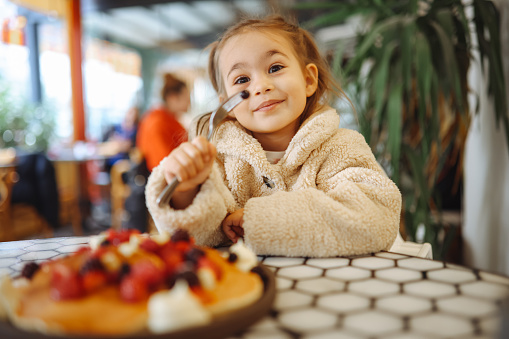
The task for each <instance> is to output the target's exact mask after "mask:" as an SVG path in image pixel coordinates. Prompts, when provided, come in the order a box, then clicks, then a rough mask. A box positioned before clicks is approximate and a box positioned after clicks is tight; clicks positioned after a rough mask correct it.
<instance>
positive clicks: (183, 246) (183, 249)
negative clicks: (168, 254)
mask: <svg viewBox="0 0 509 339" xmlns="http://www.w3.org/2000/svg"><path fill="white" fill-rule="evenodd" d="M174 247H175V249H176V250H177V251H179V252H180V253H187V252H188V251H189V250H190V249H191V247H192V244H191V243H190V242H187V241H177V242H176V243H174Z"/></svg>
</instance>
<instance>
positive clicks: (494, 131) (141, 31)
mask: <svg viewBox="0 0 509 339" xmlns="http://www.w3.org/2000/svg"><path fill="white" fill-rule="evenodd" d="M67 1H69V0H61V1H57V0H53V1H52V0H45V1H35V0H19V1H14V0H13V1H8V0H0V22H1V23H2V26H1V37H2V39H1V41H0V86H2V88H8V91H9V96H10V97H11V98H16V99H17V100H19V101H24V102H35V103H38V104H41V105H42V106H44V111H41V112H46V113H45V114H42V113H41V114H39V115H38V116H36V119H34V121H32V122H31V124H29V125H30V129H29V130H28V131H27V133H25V135H24V137H25V143H26V144H27V145H28V146H35V143H36V142H37V138H36V137H35V136H36V135H40V134H41V131H42V130H43V129H44V128H45V126H46V125H47V124H54V129H53V134H52V136H51V139H50V140H49V147H48V152H58V150H59V149H60V148H62V147H64V146H65V145H70V144H72V142H73V141H74V138H75V135H74V130H73V129H74V128H75V125H74V124H73V105H72V92H71V90H72V84H71V73H70V72H71V65H70V59H69V36H68V33H67V26H66V21H65V20H63V19H62V17H61V16H60V14H59V8H60V7H59V6H62V4H64V5H65V3H66V2H67ZM303 2H309V1H297V0H285V1H274V0H272V1H270V0H267V1H264V0H232V1H134V0H132V1H93V0H81V2H79V1H76V2H75V3H80V5H81V6H80V15H81V30H82V37H81V48H82V65H81V69H82V78H83V79H82V80H83V83H82V87H83V106H84V107H83V111H84V113H85V138H86V140H87V141H90V142H97V141H100V140H101V137H102V134H103V133H104V132H105V130H106V129H107V128H108V127H109V126H111V125H112V124H115V123H120V122H121V120H122V119H123V117H124V115H125V112H126V111H127V110H128V109H129V108H131V107H133V106H137V107H138V108H139V109H140V111H141V112H145V111H146V110H147V109H148V108H150V107H152V106H153V105H154V104H156V103H157V102H158V100H159V99H158V92H159V89H160V86H161V75H162V74H163V73H164V72H175V73H177V74H178V75H180V76H181V77H182V78H184V79H185V80H186V82H187V83H189V84H191V85H192V86H191V88H192V97H191V100H192V105H191V107H192V108H191V112H189V115H188V119H191V118H192V117H194V116H196V115H197V114H200V113H203V112H206V111H210V110H212V109H214V108H215V107H216V106H217V104H218V100H217V97H216V96H215V93H214V91H213V89H212V87H211V86H210V84H209V82H208V79H207V74H206V63H207V51H206V50H204V48H205V47H206V46H207V45H208V43H210V42H211V41H213V40H215V39H216V38H217V36H218V34H220V33H221V32H222V31H223V30H224V29H225V28H226V27H227V26H229V25H230V24H232V23H233V22H235V20H236V19H237V18H238V17H239V16H242V15H258V16H260V15H265V14H267V13H269V12H271V11H274V10H275V11H279V12H281V13H283V14H289V15H295V16H297V18H298V20H299V22H306V21H307V20H309V19H311V18H312V17H313V16H314V15H317V14H319V12H317V11H312V10H308V11H299V12H297V11H293V10H292V6H294V5H296V4H298V3H303ZM495 2H496V3H497V6H498V8H499V10H500V13H501V20H502V29H501V40H502V42H501V45H502V49H503V50H502V55H503V63H504V77H505V81H506V84H508V83H509V18H508V17H509V3H507V1H503V0H497V1H495ZM504 28H505V29H504ZM313 34H314V36H315V38H316V39H317V41H318V43H319V45H320V48H321V49H322V51H323V52H324V53H327V52H328V49H330V48H332V47H331V46H337V43H338V42H343V43H344V44H345V45H346V46H347V48H352V46H353V45H354V43H355V28H354V27H353V25H352V24H348V23H347V24H341V25H333V26H330V27H325V28H321V29H316V30H314V31H313ZM477 57H478V56H477ZM34 68H36V69H35V70H34ZM34 74H38V77H39V79H40V81H39V82H38V81H35V80H34ZM468 79H469V86H470V87H471V89H472V95H471V98H470V102H471V105H473V106H475V105H477V104H478V103H479V104H480V114H478V115H475V116H473V117H472V120H471V126H470V131H469V134H468V139H467V145H466V153H465V163H464V177H463V187H464V188H463V192H462V204H461V210H460V211H459V213H458V214H457V216H456V219H455V221H454V222H455V223H456V224H457V226H458V227H459V228H460V235H461V238H460V241H461V246H459V247H457V248H456V249H455V250H456V251H459V252H461V253H460V254H459V255H460V256H461V258H462V260H463V261H464V262H465V263H466V264H468V265H471V266H474V267H478V268H480V269H486V270H492V271H497V272H502V273H506V274H509V246H507V245H508V239H509V212H507V211H508V208H507V207H508V206H509V156H508V154H509V150H508V149H507V146H506V143H505V135H504V133H503V130H502V129H499V128H497V126H496V123H495V120H494V116H495V115H494V114H493V112H492V110H494V107H493V105H492V103H491V101H490V100H489V97H488V95H487V86H486V84H485V81H484V80H483V77H482V74H481V69H480V66H479V64H478V63H473V64H472V66H471V68H470V73H469V75H468ZM508 94H509V93H508ZM507 97H508V99H507V100H508V102H509V95H507ZM4 123H6V122H4ZM342 124H343V126H345V127H348V128H356V126H355V118H354V117H353V116H352V115H351V114H350V113H349V112H346V113H345V114H343V115H342ZM4 127H5V126H4ZM0 137H2V138H4V141H5V139H6V138H7V139H8V138H14V137H15V135H14V134H13V135H12V136H10V135H9V134H5V133H4V135H2V136H0Z"/></svg>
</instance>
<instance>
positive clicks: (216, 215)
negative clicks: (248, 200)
mask: <svg viewBox="0 0 509 339" xmlns="http://www.w3.org/2000/svg"><path fill="white" fill-rule="evenodd" d="M165 159H166V158H165ZM163 161H164V160H163ZM165 185H166V181H165V179H164V174H163V171H162V165H159V166H157V167H156V168H154V171H153V172H152V173H151V175H150V177H149V179H148V182H147V186H146V188H145V196H146V203H147V207H148V210H149V212H150V214H151V216H152V218H153V220H154V223H155V225H156V227H157V229H158V230H159V231H160V232H161V231H165V232H169V233H173V232H174V231H175V230H176V229H177V228H182V229H186V230H187V231H188V232H189V233H190V235H191V236H193V237H194V238H195V240H196V243H197V244H199V245H204V246H217V245H219V244H222V243H224V242H225V241H226V237H225V236H224V234H223V232H222V231H221V229H220V225H221V222H222V221H223V219H224V218H225V216H226V214H227V213H228V212H232V211H234V210H235V209H236V203H235V201H234V199H233V197H232V195H231V193H230V192H229V191H228V189H227V188H226V186H225V185H224V184H223V182H222V179H221V175H220V174H219V170H218V168H217V165H214V167H213V169H212V172H211V174H210V176H209V178H208V179H207V180H206V181H205V182H204V183H203V184H202V185H201V188H200V191H199V192H198V194H197V195H196V197H195V198H194V200H193V202H192V204H191V205H189V206H188V207H187V208H185V209H183V210H175V209H173V208H172V207H171V206H170V205H167V206H163V207H159V206H158V205H157V203H156V199H157V196H158V195H159V193H160V192H161V191H162V190H163V188H164V187H165Z"/></svg>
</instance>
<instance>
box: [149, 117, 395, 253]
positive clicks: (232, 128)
mask: <svg viewBox="0 0 509 339" xmlns="http://www.w3.org/2000/svg"><path fill="white" fill-rule="evenodd" d="M338 125H339V116H338V114H337V113H336V111H335V110H333V109H331V108H326V109H323V110H322V111H319V112H316V113H315V114H313V115H312V116H311V117H309V118H308V119H307V120H306V121H305V122H304V123H303V125H302V126H301V128H300V129H299V131H298V132H297V133H296V134H295V136H294V138H293V139H292V141H291V142H290V145H289V146H288V149H287V150H286V152H285V155H284V157H283V158H282V159H281V160H279V162H278V163H277V164H270V163H269V162H268V161H267V158H266V156H265V152H264V150H263V149H262V147H261V145H260V143H259V142H258V141H257V140H256V139H255V138H253V137H252V136H251V135H250V134H248V133H246V130H245V129H244V128H243V127H242V126H241V125H240V124H239V123H238V122H236V121H228V122H225V123H223V124H222V125H221V126H220V127H219V128H218V130H217V134H216V135H215V138H214V140H215V141H216V147H217V151H218V156H217V161H216V163H215V164H214V167H213V169H212V172H211V175H210V176H209V178H208V179H207V180H206V181H205V182H204V183H203V184H202V185H201V188H200V191H199V192H198V194H197V195H196V197H195V199H194V201H193V203H192V204H191V205H190V206H188V207H187V208H186V209H183V210H174V209H173V208H171V206H169V205H168V206H164V207H162V208H160V207H158V206H157V203H156V198H157V196H158V194H159V193H160V192H161V190H162V189H163V188H164V186H165V184H166V182H165V179H164V175H163V172H162V167H161V165H159V166H158V167H156V168H155V169H154V171H153V172H152V174H151V176H150V177H149V180H148V183H147V187H146V192H145V194H146V201H147V206H148V208H149V211H150V213H151V215H152V217H153V219H154V221H155V224H156V227H157V228H158V230H159V231H167V232H170V233H172V232H173V231H174V230H175V229H177V228H184V229H187V230H188V231H189V233H190V234H191V235H192V236H193V237H195V240H196V242H197V243H198V244H201V245H207V246H218V245H221V244H224V243H225V242H227V238H226V237H225V235H224V234H223V233H222V230H221V222H222V221H223V219H224V218H225V217H226V215H227V213H231V212H234V211H235V210H237V209H239V208H244V224H243V227H244V241H245V243H246V245H247V246H249V247H250V248H251V249H252V250H254V251H255V252H256V253H257V254H265V255H267V254H269V255H284V256H310V257H326V256H338V255H339V256H341V255H355V254H362V253H370V252H378V251H380V250H388V249H389V248H390V246H391V245H392V243H393V242H394V240H395V239H396V235H397V234H398V228H399V218H400V209H401V194H400V192H399V190H398V188H397V187H396V185H395V184H394V183H393V182H392V181H391V180H390V179H389V178H388V177H387V176H386V175H385V173H384V172H383V170H382V169H381V167H380V166H379V165H378V163H377V161H376V160H375V157H374V155H373V153H372V152H371V149H370V148H369V146H368V145H367V144H366V142H365V140H364V138H363V136H362V135H361V134H359V133H358V132H356V131H353V130H348V129H339V128H338ZM163 161H165V160H163ZM269 186H272V188H271V187H269Z"/></svg>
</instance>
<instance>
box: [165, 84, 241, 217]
mask: <svg viewBox="0 0 509 339" xmlns="http://www.w3.org/2000/svg"><path fill="white" fill-rule="evenodd" d="M247 98H249V92H248V91H242V92H238V93H236V94H234V95H232V96H231V97H229V98H228V100H226V101H225V102H224V103H223V104H222V105H221V106H219V108H218V109H217V110H216V111H214V113H212V115H211V116H210V120H209V133H208V134H207V141H210V138H212V135H213V134H214V131H215V129H216V127H217V125H219V123H220V122H221V121H223V119H224V118H226V116H227V115H228V113H230V112H231V110H232V109H234V108H235V107H236V106H237V105H238V104H240V103H241V102H242V101H243V100H245V99H247ZM179 183H180V182H179V180H178V179H177V177H174V178H173V179H172V180H171V182H170V183H169V184H168V185H166V187H165V188H164V189H163V191H162V192H161V193H160V194H159V196H158V197H157V200H156V203H157V205H158V206H159V207H163V206H164V205H168V203H169V202H170V199H171V196H172V195H173V192H175V189H176V188H177V186H178V185H179Z"/></svg>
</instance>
